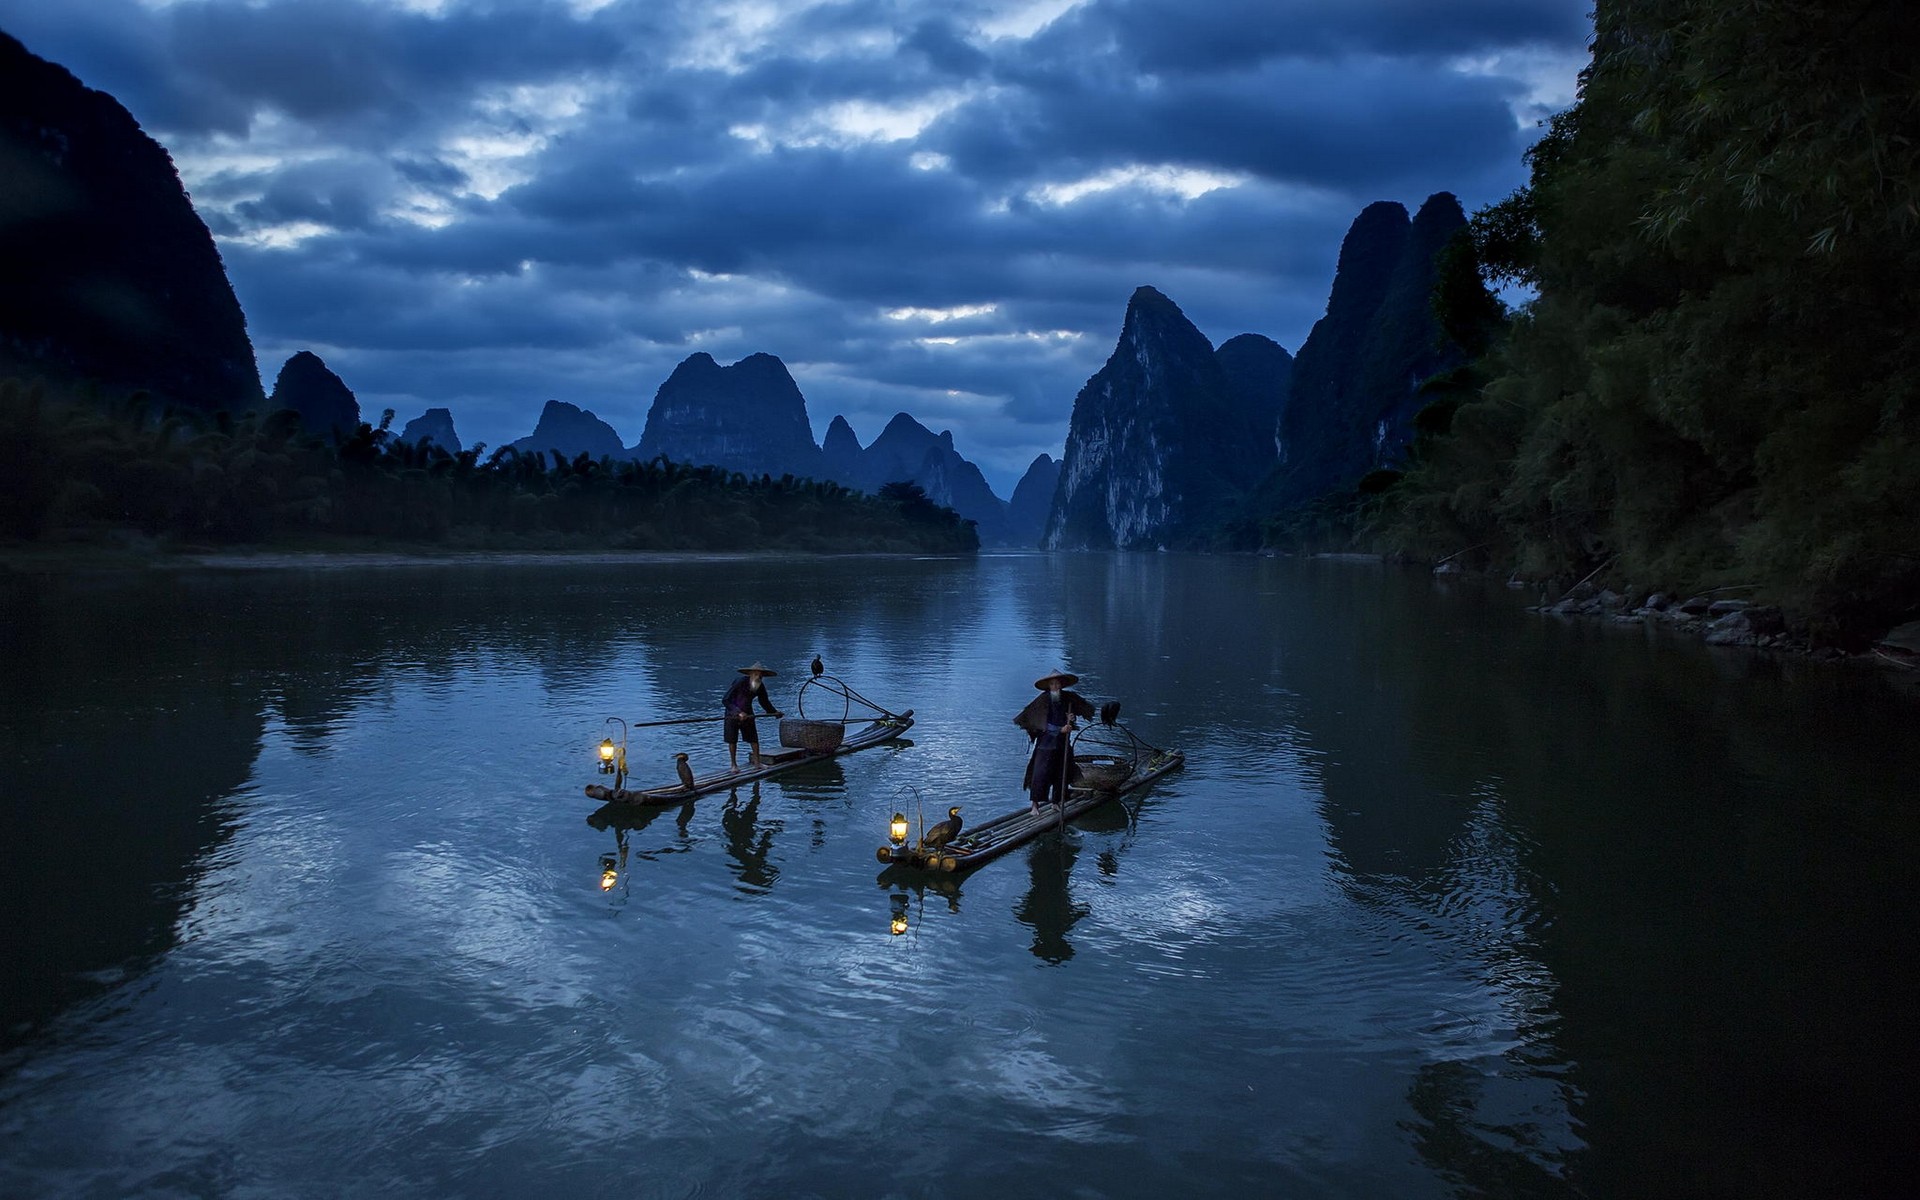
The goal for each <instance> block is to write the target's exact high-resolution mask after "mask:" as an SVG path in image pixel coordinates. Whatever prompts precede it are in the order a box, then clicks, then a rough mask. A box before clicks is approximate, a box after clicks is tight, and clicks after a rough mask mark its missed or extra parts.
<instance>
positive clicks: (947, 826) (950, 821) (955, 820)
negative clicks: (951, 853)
mask: <svg viewBox="0 0 1920 1200" xmlns="http://www.w3.org/2000/svg"><path fill="white" fill-rule="evenodd" d="M959 836H960V806H959V805H958V804H956V805H954V806H953V807H952V808H950V809H948V810H947V819H946V820H944V821H942V822H940V823H939V824H938V825H935V826H934V827H933V828H932V829H929V830H927V831H926V833H924V834H922V835H921V837H920V848H921V849H923V850H938V849H939V848H940V847H942V846H944V845H946V844H947V843H948V842H951V841H952V840H953V839H955V838H957V837H959Z"/></svg>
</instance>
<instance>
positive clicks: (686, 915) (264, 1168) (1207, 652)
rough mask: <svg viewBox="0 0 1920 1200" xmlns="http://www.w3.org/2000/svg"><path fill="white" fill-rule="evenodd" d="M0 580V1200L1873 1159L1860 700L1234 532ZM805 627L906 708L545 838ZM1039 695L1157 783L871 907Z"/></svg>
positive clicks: (1137, 1189) (1885, 709)
mask: <svg viewBox="0 0 1920 1200" xmlns="http://www.w3.org/2000/svg"><path fill="white" fill-rule="evenodd" d="M0 596H4V600H3V601H0V602H3V603H4V606H5V608H4V613H3V614H0V615H4V618H5V619H4V623H3V628H4V633H0V637H4V639H5V640H4V643H3V644H0V650H3V651H4V663H5V665H4V667H0V672H3V674H0V682H4V691H3V692H0V796H4V799H5V804H6V808H7V816H8V818H9V820H8V826H7V827H8V829H9V833H10V836H9V839H8V845H7V848H6V850H5V851H4V854H5V859H6V863H7V876H6V884H5V888H4V899H5V909H4V911H0V928H3V929H4V930H5V933H4V936H5V939H6V944H5V945H4V947H0V950H3V951H4V956H3V957H0V962H4V964H5V965H4V967H3V968H0V969H3V970H4V971H5V972H6V975H5V982H6V987H5V990H4V996H3V997H0V1194H5V1195H37V1196H64V1195H76V1196H121V1195H135V1194H138V1195H155V1196H168V1195H179V1196H221V1195H231V1196H243V1195H244V1196H251V1195H275V1196H285V1195H295V1196H298V1195H313V1196H331V1195H340V1194H370V1193H373V1192H378V1193H379V1194H384V1195H395V1196H410V1195H418V1196H443V1195H470V1196H483V1195H484V1196H492V1195H499V1196H511V1195H527V1194H562V1193H564V1194H571V1195H586V1196H599V1195H606V1196H623V1197H624V1196H633V1195H646V1196H654V1195H658V1196H684V1195H742V1196H746V1195H776V1194H777V1195H795V1196H804V1195H822V1196H852V1195H863V1196H864V1195H875V1196H884V1195H898V1196H933V1197H942V1196H975V1195H1002V1196H1024V1195H1048V1196H1052V1195H1062V1194H1073V1195H1088V1196H1162V1195H1175V1194H1178V1195H1202V1196H1210V1195H1244V1194H1260V1195H1271V1194H1284V1195H1290V1196H1383V1195H1393V1196H1409V1197H1423V1196H1451V1195H1502V1196H1507V1195H1514V1196H1624V1195H1666V1194H1671V1195H1724V1196H1753V1195H1809V1194H1820V1195H1831V1194H1868V1195H1878V1194H1889V1193H1890V1192H1891V1191H1894V1190H1897V1189H1898V1187H1900V1186H1902V1185H1903V1184H1904V1183H1905V1182H1906V1181H1907V1180H1908V1178H1909V1176H1908V1175H1907V1174H1905V1171H1906V1169H1907V1167H1908V1166H1909V1165H1910V1163H1909V1161H1908V1155H1909V1148H1910V1146H1911V1142H1912V1133H1911V1130H1912V1129H1913V1128H1914V1120H1915V1117H1916V1115H1920V1114H1916V1112H1915V1104H1914V1101H1913V1100H1912V1098H1911V1087H1910V1083H1909V1080H1910V1066H1911V1055H1910V1054H1909V1053H1908V1052H1907V1051H1906V1050H1905V1047H1906V1046H1907V1045H1908V1044H1909V1043H1910V1041H1911V1035H1910V1033H1909V1032H1908V1031H1909V1025H1910V1018H1909V1016H1908V1013H1909V1011H1910V1008H1911V1005H1910V1003H1909V1002H1908V1000H1907V998H1906V996H1907V993H1906V992H1905V990H1904V989H1903V988H1902V987H1900V986H1897V985H1896V982H1895V981H1896V980H1898V979H1903V978H1904V972H1902V971H1900V969H1899V968H1900V967H1901V966H1902V965H1903V961H1904V959H1905V958H1906V957H1908V956H1910V955H1911V953H1912V951H1913V950H1914V945H1913V942H1914V940H1915V939H1914V937H1913V933H1912V925H1913V921H1912V914H1913V912H1914V911H1915V910H1914V900H1915V889H1914V887H1913V872H1912V869H1911V866H1910V861H1911V857H1912V852H1913V850H1914V843H1915V836H1914V835H1915V832H1916V830H1915V817H1914V816H1913V810H1912V806H1911V803H1910V800H1911V791H1912V780H1914V779H1915V778H1920V739H1916V738H1915V737H1914V736H1913V732H1912V731H1913V729H1914V728H1915V724H1914V722H1915V716H1916V711H1915V707H1914V705H1913V703H1912V702H1911V701H1909V700H1902V699H1899V698H1897V697H1891V696H1889V695H1887V694H1885V692H1884V691H1883V690H1882V689H1881V688H1880V687H1879V685H1878V683H1877V681H1876V680H1875V678H1874V677H1873V676H1872V674H1871V672H1865V673H1863V672H1860V671H1857V670H1849V669H1843V668H1835V667H1816V666H1813V665H1810V664H1804V663H1798V662H1792V661H1778V660H1771V659H1767V658H1764V657H1759V656H1755V655H1753V654H1751V653H1750V652H1746V651H1731V650H1710V649H1707V648H1705V647H1701V646H1698V645H1694V644H1690V643H1684V642H1670V641H1667V640H1665V639H1663V638H1662V637H1660V636H1659V635H1657V634H1652V633H1648V632H1645V631H1641V630H1638V629H1631V630H1628V629H1618V628H1612V627H1606V626H1594V625H1584V624H1562V623H1558V622H1555V621H1551V620H1543V619H1542V618H1540V617H1537V616H1535V615H1532V614H1528V613H1525V612H1522V611H1520V610H1519V605H1518V603H1517V602H1516V601H1515V600H1514V599H1513V598H1511V597H1508V596H1506V595H1504V594H1491V595H1490V594H1488V593H1487V592H1486V591H1484V590H1483V589H1481V588H1480V587H1478V586H1477V585H1471V584H1460V583H1448V582H1445V581H1436V580H1433V579H1431V578H1430V577H1428V576H1426V575H1424V574H1422V573H1417V572H1404V571H1399V570H1395V569H1390V568H1384V567H1380V566H1376V565H1365V564H1355V563H1346V562H1337V563H1335V562H1312V561H1288V560H1268V559H1256V558H1208V557H1186V556H1177V555H1135V556H1099V555H1076V556H1052V557H1047V556H1031V555H1030V556H983V557H981V558H980V559H978V560H955V559H930V560H907V559H885V558H882V559H850V560H849V559H813V560H793V561H784V560H730V561H679V562H660V563H642V564H633V563H628V564H619V563H603V564H592V565H573V566H553V565H546V566H540V565H515V566H505V567H487V566H479V565H471V564H467V565H459V566H447V567H415V568H394V569H371V570H332V571H330V570H290V571H273V572H239V573H224V572H182V573H175V574H166V575H161V576H155V577H147V576H131V575H130V576H123V577H98V578H93V579H84V580H68V581H62V582H48V581H31V580H29V581H20V580H14V581H10V582H6V583H4V584H0ZM815 653H819V654H821V655H822V656H823V657H824V658H825V659H826V661H827V663H828V666H829V669H830V670H831V671H833V672H834V673H835V674H838V675H840V676H842V677H844V678H846V679H847V680H848V681H849V682H851V683H853V684H854V686H856V687H857V688H859V689H860V690H861V691H863V692H866V693H867V694H869V695H871V696H873V697H874V698H875V699H876V700H879V701H880V702H881V703H883V704H887V705H889V706H891V707H894V708H905V707H912V708H913V709H914V710H915V712H916V716H917V720H918V723H917V725H916V726H915V728H914V729H913V730H912V731H911V734H910V736H909V738H908V739H907V740H906V741H905V742H903V743H902V744H899V745H896V746H892V747H888V748H883V749H877V750H872V751H867V752H864V753H861V754H858V755H854V756H850V757H847V758H843V759H839V760H836V761H834V762H832V763H830V764H824V765H819V766H815V767H810V768H808V769H806V770H804V771H802V772H798V773H795V774H793V775H790V776H787V777H784V778H782V779H778V780H775V781H769V782H767V783H764V784H762V785H761V786H760V787H758V788H751V787H743V788H741V789H739V791H738V792H737V793H735V794H732V795H728V794H724V793H723V794H720V795H715V796H709V797H706V798H703V799H701V800H699V801H698V802H697V803H695V804H692V805H690V806H685V807H680V808H667V809H662V810H657V811H652V812H649V813H646V814H644V815H642V816H639V817H638V818H637V819H632V820H629V821H626V822H617V823H613V824H607V823H605V822H601V823H598V824H592V823H589V821H588V819H587V818H588V817H589V816H590V815H592V814H593V812H594V810H595V807H596V806H595V805H594V804H593V803H592V802H591V801H588V800H586V799H585V798H584V797H583V796H582V795H581V792H580V788H581V785H582V784H584V783H588V782H593V781H595V780H596V779H597V778H598V777H597V776H595V775H594V774H593V773H592V762H591V753H592V747H593V745H594V744H595V743H597V742H598V741H599V740H600V738H601V737H602V736H603V735H604V734H605V732H606V727H605V726H604V724H603V720H604V718H605V717H607V716H609V715H615V716H621V717H625V718H628V719H636V718H643V717H657V716H668V715H683V714H691V713H700V712H705V711H711V710H712V709H713V708H714V707H715V706H716V705H717V703H718V697H719V695H720V693H721V691H722V690H723V689H724V688H725V687H726V685H727V683H728V682H729V681H730V679H731V678H732V676H733V668H735V667H737V666H740V665H744V664H745V663H747V662H750V661H752V660H754V659H764V660H765V661H767V662H768V663H770V664H772V665H774V666H776V667H778V668H779V669H780V670H781V671H782V675H781V676H780V678H779V679H777V680H775V681H774V695H775V698H776V701H777V702H780V703H782V704H783V705H785V706H787V707H789V708H790V707H791V699H792V693H793V688H794V687H795V686H796V685H797V684H798V683H799V681H800V678H801V676H802V675H803V674H804V669H805V668H804V664H805V663H806V661H807V660H808V659H809V658H810V657H811V656H812V655H813V654H815ZM1055 666H1065V667H1067V668H1069V669H1071V670H1073V671H1076V672H1078V673H1080V674H1081V675H1082V676H1083V682H1082V684H1081V690H1082V691H1084V692H1085V693H1087V694H1088V695H1089V696H1090V697H1091V698H1093V699H1094V700H1095V701H1096V702H1098V701H1100V700H1105V699H1109V698H1118V699H1120V700H1121V701H1122V703H1123V705H1124V711H1123V719H1124V720H1126V721H1127V722H1128V723H1130V724H1131V725H1132V726H1133V727H1134V728H1135V729H1136V730H1137V731H1138V732H1139V733H1140V734H1141V735H1142V736H1144V737H1146V738H1148V739H1149V740H1151V741H1153V742H1156V743H1158V744H1160V745H1165V746H1176V747H1179V748H1181V749H1183V750H1185V751H1186V753H1187V766H1186V768H1185V770H1184V771H1182V772H1179V773H1177V774H1175V775H1172V776H1170V777H1168V778H1167V779H1165V780H1163V781H1161V782H1160V783H1159V784H1157V785H1156V786H1155V787H1154V788H1152V789H1151V790H1150V791H1148V792H1147V793H1145V794H1143V795H1141V796H1139V797H1138V798H1137V799H1136V800H1134V801H1132V802H1130V803H1128V804H1126V805H1124V806H1112V807H1110V808H1109V809H1107V810H1104V811H1103V812H1101V813H1098V814H1096V815H1095V816H1093V817H1091V818H1089V819H1088V820H1087V821H1085V822H1083V823H1082V824H1081V825H1080V826H1079V827H1077V828H1073V829H1071V830H1070V831H1069V832H1067V833H1066V834H1065V835H1064V836H1053V837H1048V838H1046V839H1043V840H1041V841H1039V842H1036V843H1034V844H1032V845H1031V846H1029V847H1026V848H1024V849H1022V850H1020V851H1018V852H1016V853H1014V854H1012V855H1010V856H1008V857H1006V858H1004V859H1001V860H999V861H998V862H995V863H993V864H990V865H988V866H987V867H985V868H983V869H982V870H980V871H979V872H977V873H975V874H972V875H970V876H967V877H965V878H964V879H961V880H959V881H952V880H947V881H942V882H940V884H939V886H925V887H911V888H892V887H888V886H883V885H882V884H881V883H880V882H879V881H878V880H877V879H876V876H877V875H878V874H879V867H878V864H877V863H876V862H875V861H874V855H873V851H874V849H875V847H876V846H877V845H878V844H879V843H880V842H881V841H882V840H883V838H884V833H885V822H886V817H887V815H888V814H889V813H890V812H891V811H892V810H894V809H896V808H902V807H911V806H913V805H915V804H916V803H924V804H925V806H926V807H927V810H928V811H929V812H930V813H933V814H934V815H935V816H937V815H939V814H942V813H944V811H945V807H946V806H947V805H948V804H952V803H958V804H961V805H963V809H964V812H965V814H966V816H967V817H968V818H969V819H972V820H984V819H985V818H986V817H988V816H990V815H993V814H995V813H998V812H1001V811H1004V810H1006V809H1008V808H1011V807H1012V806H1014V805H1015V804H1018V803H1021V802H1022V800H1021V797H1020V795H1019V792H1018V784H1019V776H1020V769H1021V765H1022V760H1023V755H1024V751H1025V739H1024V736H1023V735H1022V734H1020V733H1019V732H1018V731H1017V730H1015V729H1014V727H1013V726H1012V725H1011V723H1010V719H1011V716H1012V714H1013V713H1014V712H1015V711H1016V710H1017V709H1018V708H1019V706H1020V705H1021V704H1022V703H1024V702H1025V700H1026V699H1028V698H1029V697H1030V696H1031V695H1032V694H1033V690H1032V680H1033V679H1034V677H1035V676H1036V675H1038V674H1040V673H1042V672H1043V671H1045V670H1048V669H1051V668H1053V667H1055ZM771 726H772V723H771V722H767V723H766V724H765V725H764V726H763V727H764V728H767V729H769V730H770V729H771ZM632 749H633V757H634V761H635V773H636V776H637V777H638V779H637V782H640V783H649V782H654V781H656V780H657V781H661V782H664V781H666V780H667V779H669V778H670V777H671V769H672V763H671V756H672V754H673V753H674V752H675V751H676V750H683V749H684V750H687V751H688V752H689V753H690V754H691V755H692V756H693V761H694V764H695V766H696V768H697V769H705V768H708V767H712V766H717V765H719V764H721V763H723V762H724V760H725V749H724V747H723V746H722V745H721V743H720V738H719V733H718V730H717V728H714V727H711V726H694V727H690V728H682V729H677V730H664V731H645V732H636V733H635V734H634V738H633V743H632ZM603 856H611V857H612V863H613V869H614V871H615V873H616V878H615V882H614V884H613V886H612V888H611V889H610V890H603V888H602V880H603V875H602V872H603V868H602V862H603ZM902 911H903V912H904V914H905V917H906V921H907V930H906V932H905V933H903V934H900V935H897V936H896V935H894V934H893V933H892V932H891V928H892V922H893V917H894V916H895V914H896V912H902Z"/></svg>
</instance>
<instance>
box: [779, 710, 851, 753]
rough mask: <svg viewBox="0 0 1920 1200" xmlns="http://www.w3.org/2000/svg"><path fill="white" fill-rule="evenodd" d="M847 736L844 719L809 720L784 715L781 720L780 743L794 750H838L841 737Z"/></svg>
mask: <svg viewBox="0 0 1920 1200" xmlns="http://www.w3.org/2000/svg"><path fill="white" fill-rule="evenodd" d="M846 736H847V726H846V722H844V721H808V720H804V719H802V718H799V717H783V718H781V721H780V744H781V745H782V746H787V747H790V748H791V749H794V750H813V751H816V752H825V751H828V750H838V749H839V748H840V742H841V739H843V738H845V737H846Z"/></svg>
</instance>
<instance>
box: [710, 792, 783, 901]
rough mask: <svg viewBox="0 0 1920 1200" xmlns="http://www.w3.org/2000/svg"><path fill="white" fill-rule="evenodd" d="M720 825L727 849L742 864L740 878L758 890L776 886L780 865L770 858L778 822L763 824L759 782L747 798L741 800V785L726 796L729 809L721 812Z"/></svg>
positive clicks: (739, 872) (738, 871) (742, 881)
mask: <svg viewBox="0 0 1920 1200" xmlns="http://www.w3.org/2000/svg"><path fill="white" fill-rule="evenodd" d="M720 827H721V828H722V829H724V830H725V831H726V834H727V853H728V854H730V855H732V856H733V860H734V862H736V863H738V864H739V868H738V870H737V871H736V874H738V875H739V877H740V882H741V883H743V884H746V885H747V886H748V887H750V888H754V889H757V890H759V891H767V890H769V889H771V888H772V887H773V881H774V880H776V879H778V878H780V868H779V867H776V866H774V865H773V864H772V863H770V862H768V861H767V860H768V858H769V857H771V855H772V853H773V835H774V831H775V830H776V829H778V828H779V823H778V822H772V823H770V824H769V825H768V826H767V827H765V828H761V826H760V785H759V784H758V783H755V784H754V785H753V789H752V792H751V794H750V796H749V798H748V800H747V801H746V803H744V804H743V803H741V801H740V789H739V788H735V789H733V791H732V792H731V793H729V794H728V796H727V807H726V811H724V812H722V813H721V814H720Z"/></svg>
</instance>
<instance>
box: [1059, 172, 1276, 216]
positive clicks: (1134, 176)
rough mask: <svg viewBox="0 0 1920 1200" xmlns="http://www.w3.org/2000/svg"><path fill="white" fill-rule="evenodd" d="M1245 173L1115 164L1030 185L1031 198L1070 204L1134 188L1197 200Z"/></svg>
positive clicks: (1231, 184) (1233, 183)
mask: <svg viewBox="0 0 1920 1200" xmlns="http://www.w3.org/2000/svg"><path fill="white" fill-rule="evenodd" d="M1246 181H1247V179H1246V176H1245V175H1241V174H1237V173H1228V172H1224V171H1203V170H1197V169H1194V168H1192V167H1169V166H1158V167H1149V166H1140V165H1134V166H1128V167H1115V168H1113V169H1112V170H1108V171H1102V172H1100V173H1099V174H1098V175H1089V176H1087V177H1086V178H1084V179H1076V180H1073V181H1071V182H1069V183H1043V184H1041V185H1040V186H1039V187H1035V188H1030V189H1028V191H1027V198H1028V199H1030V200H1034V201H1037V202H1039V203H1041V204H1051V205H1056V206H1057V205H1066V204H1072V203H1073V202H1074V201H1076V200H1079V199H1081V198H1082V197H1085V196H1091V195H1095V194H1096V193H1100V192H1112V191H1119V190H1122V189H1126V188H1132V189H1135V190H1138V191H1143V192H1153V193H1158V194H1160V195H1163V196H1177V197H1179V198H1180V199H1182V200H1197V199H1199V198H1200V197H1201V196H1204V195H1206V194H1207V193H1208V192H1217V191H1219V190H1221V189H1222V188H1232V187H1239V186H1240V185H1241V184H1243V183H1245V182H1246Z"/></svg>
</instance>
